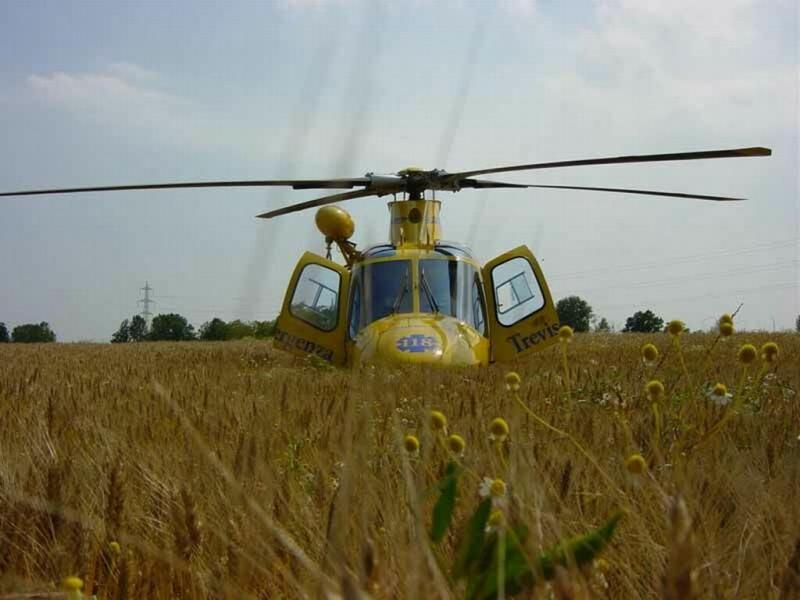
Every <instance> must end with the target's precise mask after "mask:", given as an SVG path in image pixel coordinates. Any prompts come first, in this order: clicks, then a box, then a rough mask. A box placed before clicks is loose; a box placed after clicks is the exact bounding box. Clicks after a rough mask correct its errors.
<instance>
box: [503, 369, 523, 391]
mask: <svg viewBox="0 0 800 600" xmlns="http://www.w3.org/2000/svg"><path fill="white" fill-rule="evenodd" d="M521 381H522V380H521V379H520V377H519V375H517V374H516V373H515V372H514V371H509V372H508V373H506V389H507V390H508V391H510V392H516V391H518V390H519V384H520V382H521Z"/></svg>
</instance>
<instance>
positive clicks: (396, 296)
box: [349, 260, 413, 338]
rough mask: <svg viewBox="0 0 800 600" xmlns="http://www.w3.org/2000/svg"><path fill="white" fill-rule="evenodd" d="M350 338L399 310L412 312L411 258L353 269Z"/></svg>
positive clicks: (399, 311) (400, 311)
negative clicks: (363, 328)
mask: <svg viewBox="0 0 800 600" xmlns="http://www.w3.org/2000/svg"><path fill="white" fill-rule="evenodd" d="M352 288H353V293H352V296H351V305H350V324H349V333H350V337H351V338H354V337H355V336H356V335H357V334H358V332H359V330H360V329H361V328H362V327H365V326H366V325H369V324H370V323H372V322H373V321H377V320H378V319H382V318H383V317H386V316H388V315H391V314H395V313H407V312H411V310H412V307H413V286H412V280H411V261H410V260H392V261H388V262H377V263H371V264H368V265H364V266H363V267H360V268H357V269H355V270H354V271H353V284H352Z"/></svg>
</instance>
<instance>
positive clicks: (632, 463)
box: [625, 454, 647, 475]
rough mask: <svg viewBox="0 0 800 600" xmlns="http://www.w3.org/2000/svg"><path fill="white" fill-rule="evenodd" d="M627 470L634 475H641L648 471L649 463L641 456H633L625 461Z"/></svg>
mask: <svg viewBox="0 0 800 600" xmlns="http://www.w3.org/2000/svg"><path fill="white" fill-rule="evenodd" d="M625 468H626V469H628V473H631V474H632V475H641V474H642V473H644V472H645V471H646V470H647V461H645V459H644V457H643V456H642V455H641V454H631V455H630V456H629V457H628V458H626V459H625Z"/></svg>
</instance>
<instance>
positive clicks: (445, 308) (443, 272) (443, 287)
mask: <svg viewBox="0 0 800 600" xmlns="http://www.w3.org/2000/svg"><path fill="white" fill-rule="evenodd" d="M419 280H420V281H419V290H420V292H419V309H420V311H422V312H438V313H439V314H443V315H448V316H450V317H455V318H456V319H458V320H459V321H464V322H466V323H468V324H469V325H472V327H474V328H475V329H477V330H478V332H480V333H481V334H483V333H485V332H484V326H485V318H484V314H483V297H482V295H481V282H480V278H479V277H478V272H477V271H476V270H475V267H473V266H472V265H470V264H469V263H466V262H462V261H457V260H440V259H439V260H437V259H428V260H420V261H419Z"/></svg>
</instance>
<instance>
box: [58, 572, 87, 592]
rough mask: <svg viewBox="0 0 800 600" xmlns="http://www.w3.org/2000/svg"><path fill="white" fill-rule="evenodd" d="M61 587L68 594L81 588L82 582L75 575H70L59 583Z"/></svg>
mask: <svg viewBox="0 0 800 600" xmlns="http://www.w3.org/2000/svg"><path fill="white" fill-rule="evenodd" d="M61 586H62V587H63V588H64V589H65V590H67V591H68V592H77V591H80V590H81V589H82V588H83V580H81V578H80V577H76V576H75V575H70V576H69V577H65V578H64V580H63V581H62V582H61Z"/></svg>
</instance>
